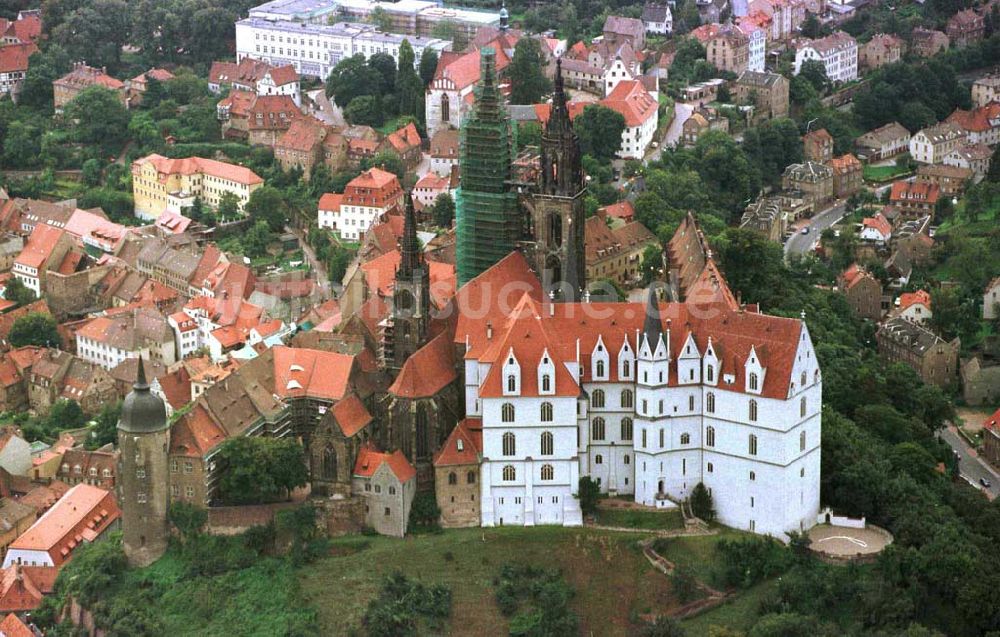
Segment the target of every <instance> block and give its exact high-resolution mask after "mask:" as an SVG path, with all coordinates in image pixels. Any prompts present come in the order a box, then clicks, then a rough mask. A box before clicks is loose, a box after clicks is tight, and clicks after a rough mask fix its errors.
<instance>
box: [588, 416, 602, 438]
mask: <svg viewBox="0 0 1000 637" xmlns="http://www.w3.org/2000/svg"><path fill="white" fill-rule="evenodd" d="M590 430H591V436H590V437H591V439H593V440H604V419H603V418H594V422H592V423H591V427H590Z"/></svg>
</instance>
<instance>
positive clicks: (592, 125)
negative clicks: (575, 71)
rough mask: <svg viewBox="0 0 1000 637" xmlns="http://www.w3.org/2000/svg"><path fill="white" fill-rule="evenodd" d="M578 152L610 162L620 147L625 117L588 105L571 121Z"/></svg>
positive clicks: (598, 105) (604, 108)
mask: <svg viewBox="0 0 1000 637" xmlns="http://www.w3.org/2000/svg"><path fill="white" fill-rule="evenodd" d="M573 130H575V131H576V134H577V136H578V137H579V138H580V150H581V151H582V152H583V153H584V154H585V155H590V156H592V157H595V158H597V159H599V160H601V161H606V162H607V161H611V160H612V159H613V158H614V157H615V155H616V154H617V153H618V150H619V149H620V148H621V145H622V131H624V130H625V116H623V115H622V114H621V113H619V112H618V111H614V110H612V109H610V108H608V107H606V106H601V105H600V104H590V105H588V106H587V107H586V108H584V109H583V112H582V113H580V114H579V115H577V117H576V119H575V120H573Z"/></svg>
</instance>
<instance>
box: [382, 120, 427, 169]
mask: <svg viewBox="0 0 1000 637" xmlns="http://www.w3.org/2000/svg"><path fill="white" fill-rule="evenodd" d="M421 143H422V142H421V139H420V133H418V132H417V127H416V125H415V124H414V123H413V122H410V123H409V124H407V125H406V126H404V127H403V128H400V129H399V130H396V131H393V132H391V133H389V134H388V135H386V137H385V139H384V140H382V144H381V145H380V146H379V152H383V153H387V154H390V155H395V156H396V157H399V159H400V160H401V161H402V162H403V165H404V166H405V167H406V168H407V169H408V170H413V169H414V168H416V167H417V164H419V163H420V160H421V159H422V157H423V154H422V152H421V147H420V145H421Z"/></svg>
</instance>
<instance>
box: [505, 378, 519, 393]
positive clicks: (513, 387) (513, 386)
mask: <svg viewBox="0 0 1000 637" xmlns="http://www.w3.org/2000/svg"><path fill="white" fill-rule="evenodd" d="M507 391H508V392H510V393H512V394H513V393H514V392H515V391H517V378H516V377H515V376H514V375H513V374H511V375H510V376H508V377H507Z"/></svg>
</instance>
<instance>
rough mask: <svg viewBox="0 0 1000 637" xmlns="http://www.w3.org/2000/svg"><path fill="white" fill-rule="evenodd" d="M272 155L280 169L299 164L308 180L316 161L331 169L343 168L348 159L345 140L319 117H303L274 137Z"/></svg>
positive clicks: (294, 166) (317, 163)
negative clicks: (278, 136)
mask: <svg viewBox="0 0 1000 637" xmlns="http://www.w3.org/2000/svg"><path fill="white" fill-rule="evenodd" d="M274 157H275V159H277V160H278V163H279V164H281V167H282V169H283V170H292V169H294V168H299V169H301V170H302V176H303V178H304V179H306V180H308V179H309V176H310V175H311V174H312V171H313V168H315V167H316V166H317V165H325V166H326V167H327V168H329V169H330V170H331V171H339V170H343V169H344V168H345V167H346V166H347V163H348V140H347V138H346V137H344V135H343V134H341V133H338V132H336V130H335V129H334V128H333V127H331V126H329V125H327V124H324V123H323V122H321V121H319V120H318V119H316V118H314V117H302V118H299V119H297V120H295V121H294V122H292V125H291V126H289V127H288V130H287V131H285V133H284V134H283V135H282V136H281V137H280V138H279V139H278V140H277V142H276V143H275V146H274Z"/></svg>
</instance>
